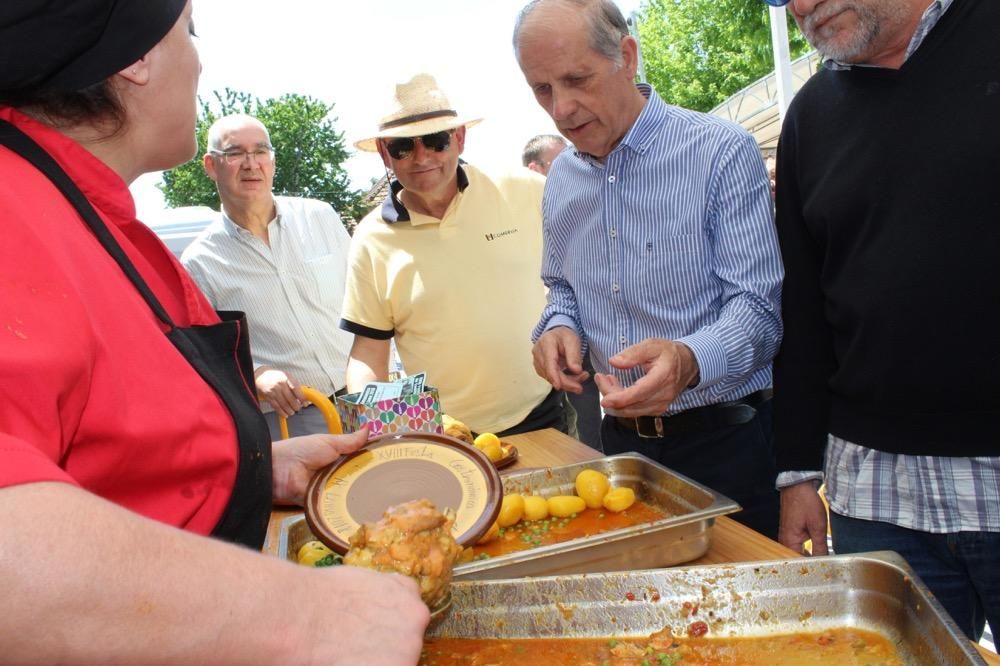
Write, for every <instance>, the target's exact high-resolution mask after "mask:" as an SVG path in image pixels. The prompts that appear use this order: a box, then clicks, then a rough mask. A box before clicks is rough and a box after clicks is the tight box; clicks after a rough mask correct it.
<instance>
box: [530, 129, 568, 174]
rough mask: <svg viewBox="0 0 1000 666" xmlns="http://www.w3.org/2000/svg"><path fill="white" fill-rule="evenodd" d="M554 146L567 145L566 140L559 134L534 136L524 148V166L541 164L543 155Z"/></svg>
mask: <svg viewBox="0 0 1000 666" xmlns="http://www.w3.org/2000/svg"><path fill="white" fill-rule="evenodd" d="M553 144H561V145H563V146H565V145H566V140H565V139H564V138H562V137H561V136H559V135H558V134H539V135H538V136H533V137H531V139H530V140H529V141H528V143H527V145H525V147H524V152H523V153H522V154H521V161H522V162H523V163H524V166H529V165H530V164H531V163H532V162H541V161H542V153H543V152H545V150H546V149H548V147H549V146H551V145H553Z"/></svg>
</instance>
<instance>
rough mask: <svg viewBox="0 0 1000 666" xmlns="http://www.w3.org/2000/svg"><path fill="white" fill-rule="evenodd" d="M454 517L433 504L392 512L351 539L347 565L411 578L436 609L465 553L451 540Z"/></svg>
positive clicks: (415, 503)
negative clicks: (457, 561)
mask: <svg viewBox="0 0 1000 666" xmlns="http://www.w3.org/2000/svg"><path fill="white" fill-rule="evenodd" d="M453 523H454V517H453V516H447V515H445V514H443V513H441V512H440V511H438V509H437V507H435V506H434V503H433V502H431V501H430V500H426V499H419V500H413V501H410V502H406V503H404V504H400V505H398V506H394V507H390V508H389V509H387V510H386V512H385V513H384V514H383V515H382V518H381V520H379V521H378V522H377V523H374V524H372V523H365V524H364V525H362V526H361V527H360V528H359V529H358V531H357V532H355V533H354V535H353V536H352V537H351V549H350V550H349V551H348V552H347V555H345V556H344V564H350V565H354V566H360V567H365V568H368V569H375V570H376V571H383V572H388V573H401V574H404V575H406V576H410V577H411V578H413V579H414V580H416V581H417V583H418V584H419V585H420V596H421V597H422V598H423V600H424V603H426V604H427V605H428V606H429V607H430V608H434V607H435V606H436V605H438V604H439V603H440V602H442V601H443V600H444V598H445V597H446V596H447V594H448V587H449V586H450V585H451V573H452V568H453V567H454V565H455V562H456V560H457V559H458V556H459V555H460V554H461V552H462V547H461V546H459V545H458V544H457V543H456V542H455V537H454V536H452V534H451V528H452V524H453Z"/></svg>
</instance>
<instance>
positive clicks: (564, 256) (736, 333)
mask: <svg viewBox="0 0 1000 666" xmlns="http://www.w3.org/2000/svg"><path fill="white" fill-rule="evenodd" d="M639 90H640V91H641V92H642V94H643V95H644V96H645V97H646V98H647V102H646V104H645V106H644V108H643V110H642V112H641V113H640V115H639V117H638V119H637V120H636V122H635V124H634V125H633V126H632V128H631V129H630V130H629V131H628V132H627V133H626V135H625V137H624V138H623V139H622V141H621V142H620V143H619V144H618V146H616V147H615V149H614V150H613V151H612V152H611V153H610V154H608V155H607V156H606V157H605V158H604V160H597V159H594V158H593V157H592V156H589V155H586V154H582V153H579V152H576V151H574V150H572V149H571V150H567V151H564V152H563V153H562V154H561V155H560V156H559V157H558V158H557V159H556V161H555V162H554V163H553V165H552V169H551V171H550V172H549V176H548V181H547V183H546V185H545V195H544V199H543V211H544V217H545V219H544V243H545V246H544V255H543V263H542V279H543V280H544V281H545V284H546V286H547V287H548V288H549V295H548V303H547V306H546V308H545V310H544V311H543V313H542V316H541V320H540V321H539V323H538V325H537V327H536V328H535V330H534V331H533V337H534V339H537V338H538V337H539V336H540V335H541V334H542V333H543V332H544V331H546V330H548V329H550V328H553V327H556V326H569V327H571V328H573V329H575V330H576V332H577V334H579V335H580V336H581V338H582V339H583V341H584V343H585V344H587V345H588V347H589V350H590V354H591V359H592V361H593V363H594V368H595V370H597V372H602V373H610V372H612V370H611V368H610V366H609V364H608V358H609V357H610V356H614V355H615V354H617V353H619V352H620V351H622V350H623V349H625V348H626V347H629V346H631V345H634V344H636V343H638V342H641V341H642V340H644V339H646V338H663V339H668V340H676V341H678V342H682V343H684V344H685V345H687V346H688V347H690V348H691V350H692V351H693V352H694V355H695V357H696V358H697V361H698V367H699V369H700V382H699V383H698V385H697V386H695V387H693V388H691V389H688V390H686V391H684V392H683V393H682V394H681V396H680V397H679V398H678V399H677V400H676V401H675V402H674V403H673V404H672V405H671V406H670V408H669V410H668V411H667V412H666V413H668V414H672V413H676V412H679V411H683V410H685V409H690V408H692V407H699V406H702V405H708V404H714V403H717V402H722V401H725V400H733V399H736V398H740V397H742V396H744V395H746V394H748V393H752V392H753V391H756V390H758V389H762V388H767V387H769V386H771V360H772V359H773V358H774V355H775V354H776V353H777V351H778V345H779V343H780V342H781V331H782V327H781V313H780V294H781V279H782V274H783V271H782V265H781V258H780V254H779V250H778V241H777V236H776V233H775V229H774V217H773V208H772V204H771V195H770V184H769V181H768V176H767V172H766V170H765V168H764V162H763V160H762V159H761V156H760V152H759V151H758V148H757V145H756V144H755V143H754V140H753V138H752V137H750V135H749V134H747V133H746V132H745V131H743V130H742V129H741V128H739V127H738V126H736V125H734V124H732V123H729V122H726V121H724V120H721V119H719V118H715V117H713V116H708V115H705V114H702V113H697V112H694V111H688V110H686V109H681V108H678V107H674V106H670V105H668V104H666V103H664V102H663V100H661V99H660V97H659V96H658V95H657V94H656V93H655V92H654V91H653V90H652V88H651V87H649V86H648V85H644V84H642V85H639ZM613 372H614V374H615V375H616V376H617V377H618V379H619V381H621V383H622V384H623V385H624V386H628V385H631V384H633V383H634V382H635V381H636V380H638V379H639V378H640V377H641V376H642V370H641V369H639V368H634V369H632V370H628V371H620V370H614V371H613Z"/></svg>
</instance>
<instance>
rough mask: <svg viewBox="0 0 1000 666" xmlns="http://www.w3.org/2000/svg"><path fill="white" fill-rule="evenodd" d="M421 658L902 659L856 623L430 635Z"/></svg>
mask: <svg viewBox="0 0 1000 666" xmlns="http://www.w3.org/2000/svg"><path fill="white" fill-rule="evenodd" d="M420 664H421V666H459V665H461V666H470V665H473V664H479V665H484V664H497V665H501V664H544V665H545V666H562V665H565V666H576V665H578V664H593V665H594V666H603V665H605V664H607V665H608V666H611V665H614V666H721V665H723V664H726V665H731V664H739V665H740V666H775V665H777V664H780V665H781V666H814V665H815V666H820V665H822V666H853V665H858V666H861V665H868V666H902V664H903V662H902V660H901V659H900V658H899V654H898V653H897V652H896V649H895V647H894V646H893V645H892V643H890V642H889V640H888V639H886V638H885V637H884V636H882V635H881V634H877V633H874V632H871V631H866V630H863V629H854V628H838V629H831V630H828V631H824V632H822V633H797V634H787V635H780V636H768V637H757V638H677V637H673V636H671V635H670V632H669V630H665V631H663V632H660V633H659V634H653V635H652V636H650V637H648V638H624V639H615V638H538V639H513V640H501V639H468V638H445V639H432V640H428V641H426V642H425V643H424V650H423V653H422V654H421V656H420Z"/></svg>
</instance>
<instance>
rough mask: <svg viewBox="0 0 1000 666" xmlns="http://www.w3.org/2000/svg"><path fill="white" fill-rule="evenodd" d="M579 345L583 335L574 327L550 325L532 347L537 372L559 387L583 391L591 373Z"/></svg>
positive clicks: (565, 389) (555, 387)
mask: <svg viewBox="0 0 1000 666" xmlns="http://www.w3.org/2000/svg"><path fill="white" fill-rule="evenodd" d="M580 347H581V345H580V336H578V335H577V334H576V331H574V330H573V329H571V328H568V327H566V326H556V327H555V328H550V329H549V330H547V331H545V333H543V334H542V336H541V337H540V338H538V342H536V343H535V346H534V348H533V349H532V350H531V357H532V360H533V361H534V363H535V372H537V373H538V376H539V377H541V378H542V379H544V380H546V381H547V382H548V383H550V384H552V388H554V389H556V390H559V391H569V392H570V393H577V394H579V393H583V382H585V381H587V379H588V378H589V377H590V373H589V372H586V371H584V369H583V355H582V354H581V353H580Z"/></svg>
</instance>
